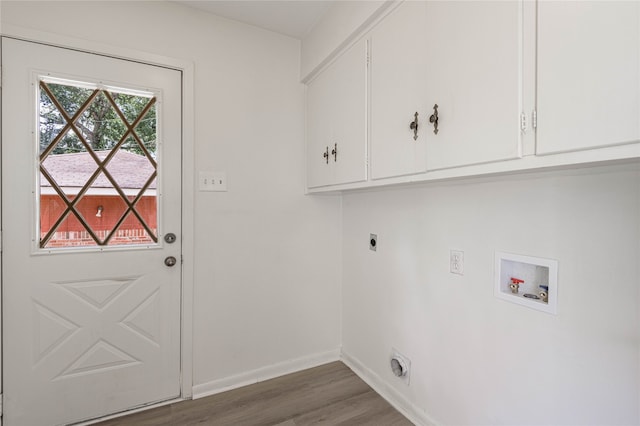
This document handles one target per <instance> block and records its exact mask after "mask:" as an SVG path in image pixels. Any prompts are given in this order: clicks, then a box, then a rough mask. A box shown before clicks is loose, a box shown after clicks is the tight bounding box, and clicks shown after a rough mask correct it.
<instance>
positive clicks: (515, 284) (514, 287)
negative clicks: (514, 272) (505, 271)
mask: <svg viewBox="0 0 640 426" xmlns="http://www.w3.org/2000/svg"><path fill="white" fill-rule="evenodd" d="M523 283H524V280H521V279H519V278H511V284H509V288H510V289H511V293H513V294H518V290H519V289H520V284H523Z"/></svg>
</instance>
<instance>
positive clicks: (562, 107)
mask: <svg viewBox="0 0 640 426" xmlns="http://www.w3.org/2000/svg"><path fill="white" fill-rule="evenodd" d="M537 36H538V55H537V60H538V63H537V72H538V75H537V107H536V108H537V118H538V119H537V121H538V123H537V124H538V126H537V134H536V153H537V154H551V153H560V152H567V151H577V150H583V149H589V148H597V147H605V146H610V145H621V144H628V143H633V142H638V141H640V86H639V84H640V2H637V1H588V2H587V1H575V2H569V1H566V2H565V1H562V2H560V1H540V2H539V3H538V31H537Z"/></svg>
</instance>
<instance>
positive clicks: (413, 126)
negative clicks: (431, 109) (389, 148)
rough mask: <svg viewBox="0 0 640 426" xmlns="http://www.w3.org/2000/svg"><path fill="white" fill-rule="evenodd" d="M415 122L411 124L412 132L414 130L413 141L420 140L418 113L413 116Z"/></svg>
mask: <svg viewBox="0 0 640 426" xmlns="http://www.w3.org/2000/svg"><path fill="white" fill-rule="evenodd" d="M413 117H414V120H413V121H412V122H411V123H409V128H410V129H411V130H413V140H414V141H415V140H417V139H418V112H417V111H416V113H415V114H414V115H413Z"/></svg>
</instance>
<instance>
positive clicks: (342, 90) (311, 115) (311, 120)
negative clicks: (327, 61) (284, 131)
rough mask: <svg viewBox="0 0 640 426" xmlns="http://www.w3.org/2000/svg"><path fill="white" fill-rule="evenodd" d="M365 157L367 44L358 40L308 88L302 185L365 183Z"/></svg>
mask: <svg viewBox="0 0 640 426" xmlns="http://www.w3.org/2000/svg"><path fill="white" fill-rule="evenodd" d="M325 154H327V155H326V156H325ZM366 154H367V41H366V40H361V41H360V42H358V43H356V44H355V45H354V46H353V47H351V48H350V49H349V50H347V51H346V52H345V53H344V54H343V55H342V56H340V57H339V58H337V59H336V61H335V62H334V63H332V64H331V65H330V66H329V67H328V68H327V69H326V70H324V71H323V72H322V73H321V74H320V75H318V76H317V77H316V78H315V79H314V80H313V81H312V82H311V83H309V85H308V87H307V186H308V187H309V188H313V187H319V186H325V185H334V184H343V183H353V182H359V181H364V180H366V179H367V169H366V159H367V157H366Z"/></svg>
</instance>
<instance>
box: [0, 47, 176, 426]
mask: <svg viewBox="0 0 640 426" xmlns="http://www.w3.org/2000/svg"><path fill="white" fill-rule="evenodd" d="M2 66H3V84H2V91H3V93H2V103H3V108H2V229H3V232H2V241H3V247H2V248H3V254H2V256H3V259H2V268H3V269H2V286H3V306H2V315H3V318H2V319H3V321H2V327H3V329H2V332H3V335H2V339H3V340H2V343H3V345H2V346H3V359H2V363H3V372H4V375H3V393H4V407H3V408H4V415H3V421H4V424H5V425H7V426H11V425H53V424H66V423H73V422H78V421H82V420H86V419H92V418H96V417H100V416H104V415H107V414H112V413H115V412H119V411H124V410H127V409H130V408H133V407H137V406H141V405H145V404H149V403H153V402H158V401H162V400H167V399H170V398H175V397H178V396H179V395H180V295H181V278H180V277H181V261H180V259H181V247H180V241H181V234H180V227H181V218H180V210H181V207H180V205H181V179H180V176H181V73H180V72H179V71H175V70H170V69H166V68H162V67H156V66H151V65H144V64H140V63H136V62H129V61H124V60H119V59H114V58H109V57H106V56H100V55H94V54H88V53H82V52H78V51H73V50H66V49H61V48H55V47H50V46H45V45H41V44H35V43H29V42H24V41H18V40H13V39H7V38H5V39H3V42H2ZM168 233H173V234H175V236H176V238H175V239H174V241H173V242H168V241H165V237H166V236H167V234H168ZM168 240H169V241H171V240H172V239H171V238H169V239H168ZM170 258H175V259H176V262H175V265H174V266H167V265H166V264H165V260H166V259H170ZM167 263H169V264H171V262H170V261H167Z"/></svg>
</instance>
